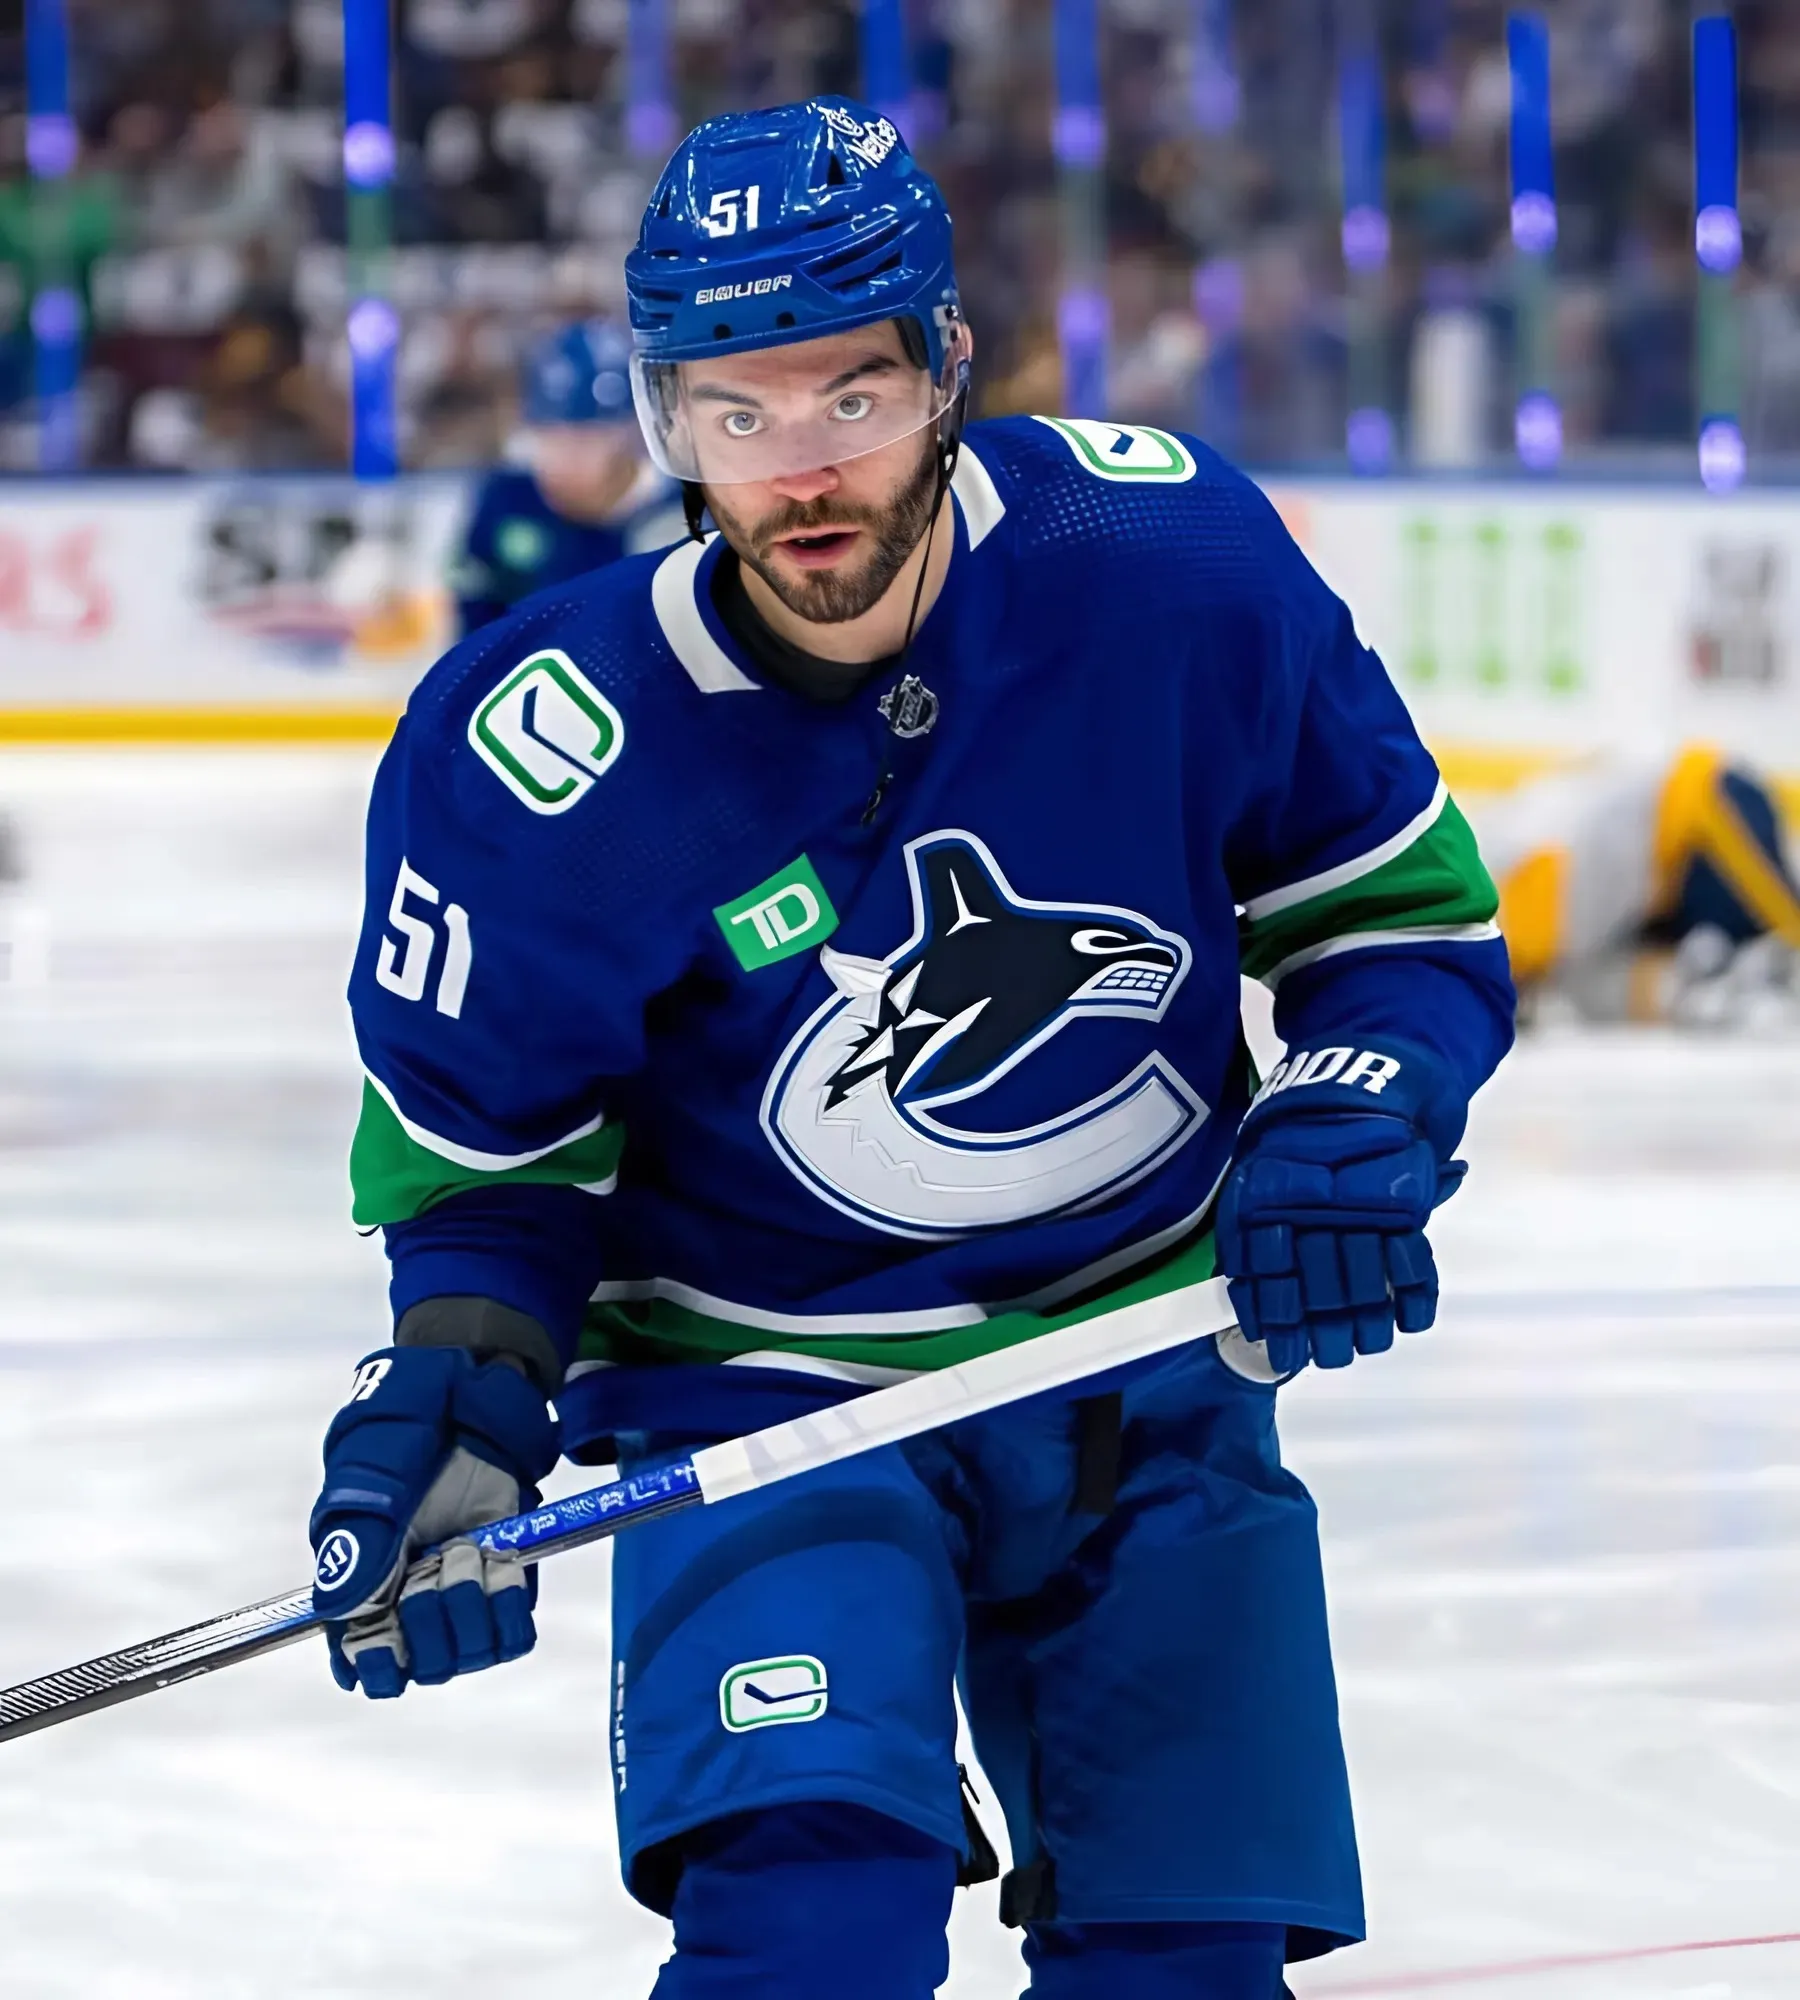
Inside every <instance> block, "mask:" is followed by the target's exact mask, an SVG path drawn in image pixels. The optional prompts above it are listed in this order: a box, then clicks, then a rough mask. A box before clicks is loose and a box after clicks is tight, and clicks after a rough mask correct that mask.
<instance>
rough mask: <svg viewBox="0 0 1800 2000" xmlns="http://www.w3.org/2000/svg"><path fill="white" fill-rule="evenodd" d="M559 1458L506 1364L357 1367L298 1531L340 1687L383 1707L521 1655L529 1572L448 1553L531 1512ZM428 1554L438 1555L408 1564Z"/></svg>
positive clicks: (458, 1356) (527, 1385)
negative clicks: (438, 1545)
mask: <svg viewBox="0 0 1800 2000" xmlns="http://www.w3.org/2000/svg"><path fill="white" fill-rule="evenodd" d="M556 1457H557V1430H556V1424H555V1422H554V1420H553V1419H552V1417H551V1415H550V1411H549V1408H548V1405H547V1404H546V1402H545V1399H544V1396H543V1393H542V1391H541V1390H539V1389H537V1388H535V1387H534V1386H533V1385H532V1383H531V1382H530V1381H529V1380H528V1379H527V1378H526V1377H525V1376H524V1375H523V1374H522V1373H520V1372H519V1371H518V1370H517V1369H515V1368H513V1367H510V1366H509V1365H508V1364H507V1363H505V1362H503V1361H492V1362H488V1363H486V1364H480V1363H477V1362H476V1361H475V1360H474V1358H473V1357H472V1356H470V1355H469V1354H468V1353H466V1352H464V1351H463V1350H462V1349H460V1348H430V1347H390V1348H384V1349H382V1350H381V1351H380V1352H379V1353H376V1354H371V1355H369V1356H368V1358H367V1359H366V1360H364V1362H363V1363H362V1365H361V1366H360V1367H359V1368H358V1369H357V1371H356V1380H355V1382H354V1383H353V1384H352V1386H351V1391H350V1400H349V1401H348V1402H347V1403H346V1404H345V1405H344V1407H343V1408H342V1409H341V1410H340V1411H339V1412H338V1413H337V1415H336V1417H335V1418H333V1420H332V1424H331V1428H330V1430H329V1431H327V1432H326V1434H325V1485H324V1489H323V1491H322V1492H321V1493H320V1495H319V1500H318V1505H317V1506H316V1507H314V1509H313V1514H312V1522H311V1525H310V1527H309V1530H308V1532H309V1534H310V1537H311V1540H312V1545H313V1552H314V1554H315V1555H316V1556H317V1558H318V1567H317V1569H316V1571H315V1572H314V1577H313V1606H314V1608H315V1610H317V1611H319V1612H320V1613H321V1614H322V1615H323V1616H324V1617H325V1618H327V1619H329V1620H330V1621H331V1623H330V1624H329V1625H328V1626H327V1628H326V1633H327V1637H328V1638H329V1640H330V1644H331V1671H332V1674H333V1675H334V1676H335V1678H336V1680H337V1683H338V1685H339V1686H340V1687H342V1688H345V1689H352V1688H355V1687H357V1686H359V1685H360V1686H361V1688H362V1690H363V1692H364V1693H365V1694H367V1695H370V1696H372V1697H374V1698H376V1699H381V1698H384V1697H388V1696H393V1695H397V1694H400V1693H402V1692H403V1691H404V1690H405V1687H406V1684H407V1682H408V1681H409V1680H416V1681H420V1682H424V1683H428V1684H429V1683H436V1682H440V1681H447V1680H450V1679H451V1678H453V1677H454V1676H455V1675H457V1674H467V1673H474V1672H475V1671H477V1670H478V1669H479V1668H481V1667H491V1666H494V1665H496V1664H497V1663H498V1662H499V1661H501V1660H515V1659H517V1658H518V1657H519V1656H520V1655H521V1654H522V1653H528V1652H530V1651H531V1648H532V1646H533V1645H534V1644H535V1643H536V1640H537V1632H536V1629H535V1627H534V1626H533V1624H532V1617H531V1613H532V1607H533V1605H534V1604H535V1602H536V1599H537V1571H536V1570H535V1569H527V1568H526V1567H525V1566H524V1565H523V1564H522V1563H521V1562H520V1561H519V1560H518V1558H517V1557H516V1556H511V1555H489V1554H486V1553H484V1552H483V1551H482V1550H480V1549H478V1548H477V1547H476V1546H475V1544H474V1543H473V1542H472V1541H458V1540H456V1539H455V1538H456V1537H457V1536H459V1535H466V1534H467V1533H468V1531H469V1530H470V1529H472V1528H479V1527H482V1526H485V1524H486V1523H487V1522H489V1521H498V1520H501V1519H503V1518H504V1517H505V1516H506V1515H508V1514H517V1513H519V1512H521V1511H522V1510H523V1509H524V1508H527V1507H532V1506H535V1505H536V1504H537V1501H538V1497H539V1496H538V1490H537V1484H536V1482H537V1481H538V1480H540V1479H542V1478H543V1477H544V1475H545V1474H546V1473H547V1472H548V1471H549V1470H550V1468H551V1467H552V1466H553V1465H554V1464H555V1463H556ZM435 1542H447V1543H448V1544H449V1546H448V1547H446V1548H445V1549H444V1551H443V1553H442V1554H441V1555H437V1556H431V1557H428V1558H426V1559H425V1560H424V1561H422V1562H419V1561H415V1560H414V1558H415V1556H416V1555H417V1552H418V1551H419V1550H420V1549H422V1548H425V1547H427V1546H429V1545H430V1544H432V1543H435Z"/></svg>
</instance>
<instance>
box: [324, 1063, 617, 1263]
mask: <svg viewBox="0 0 1800 2000" xmlns="http://www.w3.org/2000/svg"><path fill="white" fill-rule="evenodd" d="M624 1145H625V1128H624V1126H622V1125H603V1126H601V1128H600V1130H599V1131H598V1132H590V1133H588V1134H587V1136H586V1137H585V1138H581V1139H575V1140H571V1141H570V1143H569V1144H568V1145H566V1146H558V1147H557V1148H556V1150H555V1151H554V1152H553V1153H546V1154H544V1155H543V1157H542V1158H541V1159H536V1160H532V1161H530V1162H528V1163H527V1164H526V1165H523V1166H517V1167H499V1168H492V1169H488V1170H483V1169H482V1168H479V1167H467V1166H464V1165H462V1164H461V1163H460V1162H459V1161H456V1160H450V1159H446V1158H445V1157H444V1155H443V1154H442V1153H436V1152H433V1151H432V1149H431V1148H430V1147H429V1146H427V1145H424V1144H422V1143H421V1142H420V1141H419V1140H417V1139H415V1138H414V1137H413V1136H412V1134H411V1133H410V1132H408V1131H407V1129H406V1127H405V1126H404V1125H402V1124H401V1123H400V1120H399V1118H398V1117H397V1116H396V1115H395V1112H394V1108H393V1106H392V1105H390V1104H389V1103H388V1101H387V1100H386V1098H384V1097H383V1096H382V1095H381V1093H380V1092H379V1091H378V1090H377V1089H376V1088H375V1086H374V1085H373V1084H372V1083H370V1082H369V1081H368V1079H367V1078H365V1079H364V1080H363V1095H362V1115H361V1117H360V1118H358V1120H357V1121H356V1137H355V1138H354V1139H352V1140H351V1142H350V1191H351V1195H352V1202H351V1209H350V1214H351V1219H352V1220H353V1221H355V1222H356V1223H357V1224H358V1225H359V1226H361V1227H363V1228H368V1227H370V1226H371V1225H373V1224H375V1223H378V1222H410V1221H411V1220H412V1218H413V1217H414V1216H415V1215H423V1214H424V1213H425V1211H426V1210H427V1209H428V1208H431V1207H433V1206H434V1205H435V1204H436V1203H438V1202H440V1201H442V1200H443V1199H444V1197H445V1196H446V1195H452V1194H461V1193H462V1192H463V1190H464V1189H465V1188H481V1187H502V1186H505V1185H506V1184H508V1183H513V1184H515V1185H516V1184H518V1183H522V1182H536V1183H538V1184H539V1185H548V1186H551V1187H592V1186H594V1185H595V1184H596V1183H598V1182H603V1181H607V1180H610V1179H611V1178H612V1176H613V1175H614V1174H615V1173H617V1172H618V1170H619V1154H620V1152H621V1151H622V1150H623V1148H624Z"/></svg>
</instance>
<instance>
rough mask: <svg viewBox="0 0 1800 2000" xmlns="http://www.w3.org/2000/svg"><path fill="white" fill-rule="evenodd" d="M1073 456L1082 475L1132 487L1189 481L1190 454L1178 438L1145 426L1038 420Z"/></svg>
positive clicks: (1090, 420) (1085, 419)
mask: <svg viewBox="0 0 1800 2000" xmlns="http://www.w3.org/2000/svg"><path fill="white" fill-rule="evenodd" d="M1038 422H1039V423H1040V424H1045V425H1047V426H1048V427H1049V428H1050V429H1051V430H1053V431H1055V432H1056V434H1057V436H1058V437H1060V438H1061V439H1062V441H1063V442H1064V444H1066V445H1067V446H1068V447H1069V449H1070V450H1071V451H1072V452H1073V453H1074V454H1075V462H1076V464H1078V465H1079V466H1081V467H1082V469H1083V470H1084V471H1087V472H1091V473H1093V474H1094V475H1095V476H1096V477H1097V478H1100V479H1121V480H1125V481H1128V482H1129V483H1131V484H1133V485H1155V484H1157V483H1159V482H1160V483H1161V484H1163V485H1175V486H1179V485H1180V484H1181V482H1182V481H1183V480H1184V479H1192V478H1193V476H1194V472H1195V470H1196V468H1195V465H1194V454H1193V453H1192V452H1191V451H1189V450H1188V448H1187V446H1186V445H1184V444H1183V443H1182V441H1181V440H1180V438H1178V437H1172V436H1171V435H1170V434H1169V433H1168V432H1167V431H1159V430H1154V429H1152V428H1151V426H1150V425H1149V424H1104V423H1101V422H1099V421H1098V420H1097V419H1095V418H1093V417H1039V418H1038Z"/></svg>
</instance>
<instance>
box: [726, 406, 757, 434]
mask: <svg viewBox="0 0 1800 2000" xmlns="http://www.w3.org/2000/svg"><path fill="white" fill-rule="evenodd" d="M762 427H763V421H762V418H761V417H759V416H758V415H757V414H756V412H755V411H754V410H729V411H727V412H726V415H725V435H726V436H727V437H734V438H747V437H755V435H756V434H757V432H758V431H759V430H761V429H762Z"/></svg>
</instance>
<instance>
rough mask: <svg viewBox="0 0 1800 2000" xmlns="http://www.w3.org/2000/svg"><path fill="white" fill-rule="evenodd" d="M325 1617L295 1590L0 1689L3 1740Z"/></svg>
mask: <svg viewBox="0 0 1800 2000" xmlns="http://www.w3.org/2000/svg"><path fill="white" fill-rule="evenodd" d="M322 1623H323V1621H322V1620H321V1619H320V1618H318V1617H317V1616H316V1615H315V1613H314V1611H313V1608H312V1592H311V1591H310V1590H291V1591H289V1592H287V1593H286V1594H285V1595H284V1596H281V1597H265V1598H264V1599H263V1601H262V1602H261V1603H260V1604H247V1605H245V1607H244V1608H243V1609H242V1610H241V1611H227V1612H226V1613H224V1615H223V1616H222V1617H218V1618H208V1619H205V1620H204V1621H203V1622H202V1623H200V1624H198V1625H185V1626H183V1627H182V1629H181V1630H180V1631H179V1632H168V1633H165V1634H164V1635H163V1636H162V1637H161V1638H160V1639H146V1640H145V1641H144V1642H143V1643H142V1644H141V1645H137V1646H127V1647H125V1648H124V1649H123V1651H121V1652H117V1653H103V1654H101V1656H100V1657H99V1658H98V1659H97V1660H83V1661H82V1662H81V1664H80V1665H79V1666H74V1667H63V1668H61V1669H60V1670H59V1671H58V1672H56V1673H54V1674H45V1675H44V1676H43V1678H42V1679H41V1680H35V1681H21V1682H20V1683H19V1685H18V1686H17V1687H9V1688H0V1743H10V1742H11V1741H12V1740H13V1738H14V1737H15V1736H29V1735H30V1734H31V1733H32V1732H33V1731H34V1730H37V1729H48V1728H49V1727H50V1726H51V1724H52V1723H56V1722H67V1721H68V1720H69V1719H70V1718H71V1717H73V1716H77V1715H86V1714H89V1713H91V1712H92V1711H93V1710H94V1709H98V1708H111V1707H112V1706H113V1705H114V1704H115V1703H116V1702H121V1701H130V1700H131V1699H132V1698H133V1697H134V1696H136V1695H140V1694H153V1693H155V1691H156V1690H157V1689H158V1688H165V1687H170V1686H172V1685H173V1684H174V1683H175V1682H176V1681H185V1680H191V1679H193V1677H194V1676H195V1675H196V1674H206V1673H211V1672H212V1670H213V1669H214V1668H215V1667H229V1666H235V1665H236V1664H237V1662H238V1661H239V1660H253V1659H255V1658H256V1656H257V1655H258V1654H259V1653H272V1652H274V1651H275V1650H276V1648H277V1647H280V1646H291V1645H292V1644H293V1643H294V1641H295V1640H296V1639H304V1638H306V1637H308V1636H309V1635H310V1634H311V1633H313V1632H316V1631H318V1630H319V1629H320V1627H321V1625H322Z"/></svg>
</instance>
